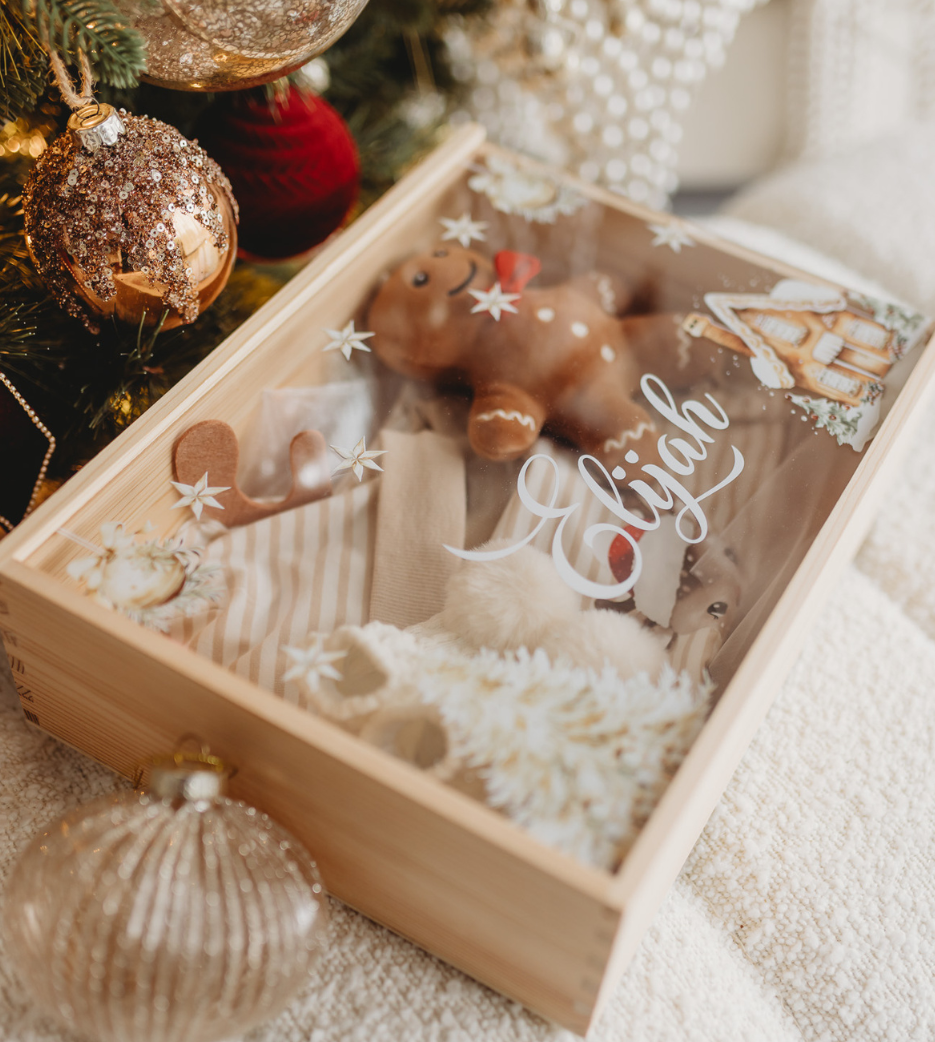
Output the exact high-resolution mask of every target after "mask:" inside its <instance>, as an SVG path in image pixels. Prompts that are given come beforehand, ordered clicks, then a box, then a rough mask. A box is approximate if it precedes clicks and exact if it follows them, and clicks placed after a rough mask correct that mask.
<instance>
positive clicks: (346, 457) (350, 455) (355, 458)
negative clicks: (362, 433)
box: [331, 438, 386, 481]
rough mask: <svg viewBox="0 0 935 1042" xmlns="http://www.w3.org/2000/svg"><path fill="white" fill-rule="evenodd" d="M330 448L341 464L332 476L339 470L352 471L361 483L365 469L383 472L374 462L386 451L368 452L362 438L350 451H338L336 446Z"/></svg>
mask: <svg viewBox="0 0 935 1042" xmlns="http://www.w3.org/2000/svg"><path fill="white" fill-rule="evenodd" d="M331 448H332V449H333V450H334V451H335V452H336V453H337V454H338V455H339V456H340V457H341V462H340V463H339V464H338V465H337V466H336V467H335V468H334V471H333V472H332V473H334V474H337V472H338V471H339V470H352V471H353V472H354V476H355V477H356V478H357V480H358V481H362V480H363V477H364V468H365V467H366V468H367V470H383V468H382V467H381V466H380V464H379V463H376V462H375V460H376V458H377V456H382V455H383V454H384V453H385V452H386V449H371V450H369V451H368V450H367V442H366V440H365V439H364V438H361V439H360V441H359V442H358V443H357V444H356V445H355V446H354V448H352V449H339V448H338V446H337V445H332V446H331Z"/></svg>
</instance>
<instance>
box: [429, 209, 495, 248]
mask: <svg viewBox="0 0 935 1042" xmlns="http://www.w3.org/2000/svg"><path fill="white" fill-rule="evenodd" d="M438 220H439V223H441V224H443V225H444V226H445V234H444V235H442V240H443V241H444V240H446V239H457V240H458V242H460V243H461V245H462V246H463V247H464V248H465V249H467V248H468V246H470V245H471V243H472V242H473V240H474V239H476V240H477V241H478V242H486V241H487V236H486V235H484V229H485V228H486V227H487V222H486V221H475V220H472V218H471V215H470V214H469V213H463V214H461V216H460V217H459V218H458V219H457V220H453V219H452V218H451V217H439V219H438Z"/></svg>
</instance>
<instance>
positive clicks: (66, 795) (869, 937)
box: [0, 139, 935, 1042]
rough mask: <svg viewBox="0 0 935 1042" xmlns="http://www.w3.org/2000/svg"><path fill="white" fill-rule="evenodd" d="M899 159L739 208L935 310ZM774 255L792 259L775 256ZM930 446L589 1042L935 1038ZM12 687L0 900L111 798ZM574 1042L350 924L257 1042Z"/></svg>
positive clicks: (5, 1034) (924, 161) (2, 792)
mask: <svg viewBox="0 0 935 1042" xmlns="http://www.w3.org/2000/svg"><path fill="white" fill-rule="evenodd" d="M927 140H930V139H927ZM879 147H880V148H882V146H879ZM889 152H890V154H892V155H899V156H902V157H903V159H902V160H901V163H894V164H892V170H890V164H889V163H888V161H887V158H886V156H885V155H883V154H880V155H877V156H874V155H871V154H869V153H868V155H866V156H864V157H863V159H864V161H863V163H861V162H858V161H857V160H856V159H855V160H854V161H853V162H844V161H843V160H842V161H839V164H838V165H837V166H836V168H835V185H836V188H835V191H836V192H837V196H838V198H837V199H836V200H834V201H833V202H834V205H833V206H832V205H831V202H832V196H831V194H830V193H831V189H830V187H827V188H826V187H825V186H826V185H828V184H829V182H828V181H823V180H821V179H820V178H821V177H822V176H823V174H822V171H821V170H820V169H819V170H818V171H817V172H816V174H815V175H814V176H815V178H817V180H814V181H812V180H810V179H809V177H807V176H805V174H804V173H803V174H802V175H801V176H800V175H799V174H798V173H796V172H794V171H790V173H789V174H788V175H787V178H786V180H785V181H779V182H777V183H776V185H775V188H774V189H773V190H772V194H770V192H771V189H770V188H769V187H768V186H764V187H763V188H762V190H761V191H760V192H759V194H758V195H756V196H752V195H751V196H750V197H748V201H747V202H746V203H744V207H743V210H742V212H743V214H744V216H745V217H747V218H748V219H750V220H758V221H761V222H765V223H768V222H769V221H770V220H772V219H776V220H780V219H781V220H783V221H787V222H792V223H794V224H796V226H797V227H798V229H799V231H800V232H805V233H807V236H808V238H809V241H810V242H811V244H812V245H813V246H814V247H816V248H819V249H824V250H825V251H826V252H829V253H835V251H836V250H842V251H843V252H838V253H836V256H838V257H839V258H840V259H841V260H842V261H846V262H847V263H849V264H851V265H852V266H853V267H855V268H857V269H858V270H860V271H863V272H864V273H866V274H868V275H870V276H875V277H877V278H878V279H879V280H880V281H881V282H883V283H884V285H886V286H887V288H888V289H889V290H890V292H891V293H893V294H896V295H899V296H903V297H905V298H908V299H909V300H910V302H912V303H915V304H918V305H928V306H929V307H930V308H931V307H932V305H933V304H935V292H933V291H932V288H933V287H935V251H933V249H932V246H931V244H932V243H935V218H933V211H932V206H933V205H935V204H933V200H935V190H933V189H932V187H931V176H932V175H931V171H932V169H933V168H935V144H931V145H930V147H928V148H926V149H924V150H923V149H921V146H919V145H918V139H913V140H910V141H907V142H903V143H902V146H899V144H898V143H896V144H893V145H892V146H891V147H890V148H889ZM888 172H889V173H888ZM890 173H891V174H892V175H893V178H895V180H893V179H890V180H888V179H887V178H889V175H890ZM829 176H830V173H829ZM860 177H864V178H866V179H867V183H865V184H863V185H862V186H860V185H858V181H859V178H860ZM899 185H902V187H899ZM782 214H784V215H786V216H785V217H781V218H780V216H779V215H782ZM851 225H853V226H854V227H850V226H851ZM746 231H747V237H748V239H749V240H751V241H752V242H753V243H756V242H763V238H762V237H761V236H758V234H757V233H756V232H755V231H751V230H750V229H749V228H748V229H747V230H746ZM766 243H767V245H770V244H771V245H772V246H773V248H774V249H782V248H783V247H782V246H781V244H780V246H778V247H777V245H776V244H777V240H776V238H775V237H768V238H767V240H766ZM897 245H898V247H899V248H898V249H897V248H896V247H897ZM792 253H793V255H794V254H795V251H794V250H792ZM933 445H935V414H933V412H932V411H931V410H929V412H928V413H927V414H926V415H925V416H924V419H923V423H922V425H921V427H920V429H919V431H918V433H917V436H916V438H915V442H914V445H913V447H912V449H911V452H910V456H909V459H908V462H907V465H906V466H905V467H904V469H903V470H902V471H901V474H899V475H896V476H894V484H893V491H892V493H891V494H890V496H889V497H888V498H887V500H886V502H885V506H884V507H883V510H882V512H881V514H880V516H879V518H878V520H877V522H876V525H875V527H874V529H873V531H872V532H871V534H870V536H869V538H868V540H867V541H866V543H865V544H864V546H863V549H862V550H861V552H860V554H859V556H858V558H857V561H856V563H855V564H853V565H852V566H851V567H850V568H849V569H848V570H847V572H846V574H845V575H844V577H843V578H842V580H841V581H840V583H839V585H838V587H837V589H836V590H835V592H834V593H833V595H832V597H831V599H830V600H829V602H828V604H827V607H826V608H825V610H824V612H823V613H822V615H821V618H820V620H819V622H818V623H817V625H816V626H815V628H814V629H813V631H812V633H811V635H810V637H809V640H808V642H807V644H806V646H805V649H804V651H803V653H802V656H801V658H800V659H799V661H798V663H797V665H796V666H795V668H794V669H793V672H792V674H791V676H790V677H789V679H788V681H787V682H786V684H785V686H784V688H783V690H782V692H781V694H780V695H779V698H778V699H777V702H776V704H775V706H774V707H773V709H772V710H771V712H770V714H769V716H768V718H767V720H766V722H765V723H764V725H763V726H762V727H761V729H760V731H759V732H758V734H757V736H756V738H755V740H754V742H753V744H752V745H751V747H750V748H749V750H748V751H747V754H746V755H745V757H744V759H743V762H742V763H741V765H740V767H739V769H738V771H737V773H736V774H735V776H734V778H733V780H732V782H731V784H730V786H729V787H728V789H727V791H726V793H725V795H724V797H723V798H722V800H721V802H720V804H719V806H718V808H717V810H716V811H715V813H714V815H713V816H712V818H711V820H710V821H709V822H708V825H707V827H706V828H705V830H704V833H703V835H702V836H701V839H700V840H699V842H698V844H697V845H696V847H695V849H694V851H693V852H692V854H691V856H690V857H689V859H688V861H687V862H686V864H685V866H684V868H683V870H682V873H681V875H680V877H679V879H678V881H677V882H676V884H675V886H674V887H673V889H672V891H671V892H670V894H669V896H668V898H667V899H666V901H665V903H664V904H663V906H662V908H661V910H660V912H659V914H658V915H657V916H656V919H655V921H654V923H653V926H652V927H651V929H650V930H649V932H648V934H647V935H646V937H645V939H644V941H643V943H642V945H641V947H640V949H639V951H638V952H637V955H636V958H635V960H634V962H633V963H632V965H631V966H630V968H629V970H628V971H627V973H626V974H625V976H624V978H623V980H622V981H621V983H620V984H619V986H618V988H617V989H616V992H615V994H614V996H613V998H612V1000H611V1002H610V1005H609V1007H608V1008H607V1010H606V1012H605V1014H604V1016H603V1018H602V1019H601V1021H600V1022H599V1023H598V1025H597V1026H596V1027H595V1029H594V1031H593V1033H592V1036H591V1039H590V1040H589V1042H622V1040H623V1039H632V1040H639V1042H801V1040H803V1039H805V1040H809V1042H813V1040H814V1042H818V1040H822V1042H883V1040H894V1042H916V1040H918V1042H924V1040H929V1039H932V1038H935V874H933V872H932V867H931V866H932V857H933V851H935V756H933V750H935V695H933V678H935V555H933V553H932V545H933V544H935V450H933ZM0 688H2V695H0V881H2V880H3V879H5V878H6V876H7V874H8V872H9V865H10V860H11V858H12V856H13V852H14V851H15V850H16V849H17V848H19V847H21V846H22V845H23V844H24V843H25V842H26V840H27V839H28V838H29V837H30V836H31V835H32V834H33V832H35V830H36V829H37V828H38V827H39V826H40V825H41V824H42V823H43V822H44V821H45V820H46V819H48V818H50V817H52V816H53V815H56V814H59V813H60V812H61V811H63V810H64V809H66V808H67V807H70V806H72V805H73V804H75V803H76V802H78V801H79V800H85V799H88V798H89V797H90V796H92V795H95V794H96V793H98V792H100V791H101V790H102V789H104V788H107V787H108V786H109V785H111V784H112V782H111V780H110V778H109V777H108V776H107V774H106V772H105V771H103V770H102V769H101V768H98V767H96V766H95V765H94V764H93V763H91V762H90V761H89V760H88V759H86V758H85V757H83V756H81V755H79V754H77V753H75V752H73V751H72V750H70V749H66V748H64V747H62V746H59V745H57V744H56V743H55V742H53V741H52V740H50V739H43V738H41V737H37V736H35V735H34V734H32V733H30V732H29V731H28V730H27V728H26V725H25V723H24V722H23V719H22V715H21V713H20V711H19V709H18V707H17V705H16V702H17V700H16V696H15V694H14V693H13V689H12V685H11V684H9V681H8V680H7V679H4V680H2V681H0ZM63 1037H64V1036H63V1035H61V1034H60V1033H59V1032H58V1031H57V1030H56V1029H54V1028H53V1027H51V1026H49V1025H48V1024H47V1023H46V1022H44V1021H43V1020H42V1017H41V1011H37V1010H34V1009H32V1008H31V1007H30V1006H29V1004H28V1003H27V1001H26V1000H25V998H24V997H23V995H22V992H21V990H20V987H19V985H18V984H17V983H16V981H15V979H14V977H13V968H12V967H11V966H10V965H9V962H8V960H6V959H5V958H4V956H3V955H2V953H0V1042H60V1040H61V1039H63ZM564 1038H565V1034H564V1033H563V1032H561V1031H559V1030H558V1029H555V1028H553V1027H552V1026H550V1025H548V1024H546V1023H544V1022H543V1021H541V1020H539V1019H538V1018H536V1017H534V1016H532V1015H531V1014H529V1013H528V1012H526V1011H524V1010H523V1009H521V1008H520V1007H518V1006H517V1005H516V1004H514V1003H511V1002H509V1001H507V1000H506V999H503V998H500V997H499V996H497V995H495V994H493V993H492V992H490V991H489V990H487V989H486V988H484V987H482V986H480V985H478V984H476V983H474V982H473V981H470V980H468V979H467V978H465V977H463V976H462V975H461V974H459V973H458V972H456V971H454V970H452V969H450V968H449V967H447V966H445V965H443V964H441V963H439V962H438V961H437V960H435V959H433V958H431V957H430V956H428V955H425V954H424V953H423V952H421V951H419V950H418V949H416V948H414V947H413V946H412V945H410V944H408V943H407V942H405V941H403V940H400V939H399V938H396V937H393V936H391V935H390V934H388V933H387V932H386V931H384V930H382V929H380V928H379V927H376V926H374V925H372V924H371V923H369V922H367V921H366V920H364V919H362V918H361V917H360V916H358V915H356V914H355V913H353V912H350V911H347V910H343V909H338V910H337V912H336V915H335V919H334V929H333V940H332V944H331V948H330V951H329V952H328V954H327V956H326V958H325V961H324V963H323V965H322V967H321V970H320V973H319V976H318V979H317V980H316V981H315V982H314V983H313V984H312V985H311V986H310V987H309V989H308V991H307V992H306V994H305V995H304V997H303V998H302V999H300V1000H299V1001H298V1002H297V1003H296V1004H295V1005H294V1006H293V1007H292V1008H291V1009H290V1010H289V1011H288V1012H287V1013H285V1014H283V1015H282V1016H281V1017H279V1018H278V1020H276V1021H275V1022H274V1023H271V1024H269V1025H267V1026H266V1027H264V1028H262V1029H260V1030H258V1031H257V1032H255V1033H254V1034H253V1036H252V1042H545V1040H553V1039H564Z"/></svg>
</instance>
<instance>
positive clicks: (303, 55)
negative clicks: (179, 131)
mask: <svg viewBox="0 0 935 1042" xmlns="http://www.w3.org/2000/svg"><path fill="white" fill-rule="evenodd" d="M365 4H366V0H292V2H290V3H288V4H283V3H282V2H281V0H233V2H232V0H208V2H206V3H202V2H201V0H163V2H162V3H159V2H158V0H157V2H155V3H154V2H153V0H116V6H117V8H118V9H119V10H120V13H121V14H122V15H123V16H124V17H125V18H126V19H127V21H128V22H129V23H130V25H132V26H133V27H134V28H135V29H136V30H137V31H138V32H139V33H140V34H141V35H142V36H143V38H144V39H145V40H146V42H147V52H148V53H147V63H148V64H147V71H146V74H145V75H144V76H143V79H145V80H148V81H149V82H150V83H155V84H156V85H157V86H160V87H171V88H173V89H175V90H210V91H220V90H242V89H244V88H246V87H253V86H256V85H258V84H260V83H268V82H269V81H270V80H274V79H277V78H278V77H280V76H285V75H286V73H289V72H292V71H294V70H295V69H298V68H300V67H301V66H302V65H304V64H305V63H306V62H307V61H309V59H310V58H313V57H314V56H315V55H316V54H319V53H320V52H321V51H323V50H324V49H325V48H326V47H328V46H329V45H330V44H332V43H334V41H335V40H337V39H338V37H339V36H342V35H343V34H344V33H345V32H346V31H347V29H348V28H349V27H350V25H351V23H352V22H353V21H354V19H355V18H356V17H357V15H358V14H360V12H361V11H362V10H363V8H364V5H365Z"/></svg>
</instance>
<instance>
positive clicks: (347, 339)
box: [322, 319, 373, 361]
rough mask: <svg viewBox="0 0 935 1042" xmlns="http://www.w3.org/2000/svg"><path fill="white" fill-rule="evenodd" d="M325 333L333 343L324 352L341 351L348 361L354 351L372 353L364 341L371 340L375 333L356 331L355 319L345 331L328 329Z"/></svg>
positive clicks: (325, 347) (326, 346)
mask: <svg viewBox="0 0 935 1042" xmlns="http://www.w3.org/2000/svg"><path fill="white" fill-rule="evenodd" d="M324 332H326V333H327V334H328V336H330V337H331V343H330V344H326V345H325V346H324V347H323V348H322V351H340V352H341V354H342V355H344V357H345V358H346V359H347V360H348V361H350V360H351V354H352V353H353V352H354V351H367V352H369V351H370V348H369V347H367V345H366V344H365V343H364V341H365V340H369V339H370V337H372V336H373V333H365V332H363V331H362V330H357V329H355V328H354V320H353V319H351V321H350V322H348V324H347V325H346V326H345V327H344V328H343V329H326V330H324Z"/></svg>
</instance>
